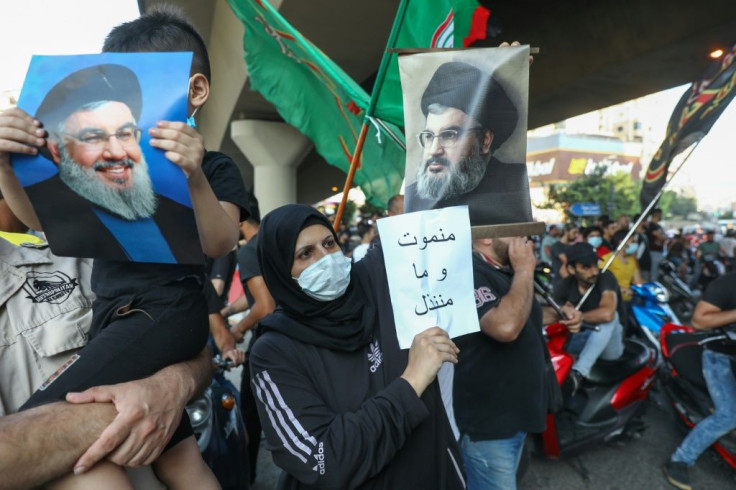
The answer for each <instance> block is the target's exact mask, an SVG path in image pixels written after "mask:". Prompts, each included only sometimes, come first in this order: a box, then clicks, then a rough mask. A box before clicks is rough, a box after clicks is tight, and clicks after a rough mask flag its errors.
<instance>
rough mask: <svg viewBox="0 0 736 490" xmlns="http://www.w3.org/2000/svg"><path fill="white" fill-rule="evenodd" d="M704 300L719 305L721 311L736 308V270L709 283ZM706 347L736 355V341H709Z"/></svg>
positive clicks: (702, 298)
mask: <svg viewBox="0 0 736 490" xmlns="http://www.w3.org/2000/svg"><path fill="white" fill-rule="evenodd" d="M701 300H702V301H706V302H708V303H710V304H712V305H714V306H717V307H718V308H720V309H721V311H729V310H736V272H729V273H728V274H724V275H723V276H721V277H719V278H718V279H716V280H715V281H713V282H712V283H710V284H709V285H708V287H707V288H706V290H705V292H704V293H703V296H702V297H701ZM704 347H705V348H706V349H710V350H713V351H716V352H721V353H723V354H728V355H731V356H733V355H736V343H734V342H731V341H727V340H724V341H717V342H708V343H706V344H704Z"/></svg>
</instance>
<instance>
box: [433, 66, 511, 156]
mask: <svg viewBox="0 0 736 490" xmlns="http://www.w3.org/2000/svg"><path fill="white" fill-rule="evenodd" d="M431 104H440V105H443V106H445V107H454V108H456V109H460V110H461V111H463V112H464V113H466V114H468V115H469V116H471V117H473V118H475V119H476V120H477V121H478V122H479V123H480V124H481V126H483V127H484V128H486V129H489V130H491V131H493V144H492V145H491V149H492V150H493V149H496V148H498V147H499V146H501V144H503V143H504V142H505V141H506V140H507V139H508V138H509V136H511V134H512V133H513V132H514V129H515V128H516V123H517V122H518V120H519V115H518V112H517V110H516V107H514V104H513V103H512V102H511V100H510V99H509V97H508V95H507V94H506V91H505V90H504V89H503V87H502V86H501V84H500V83H498V81H497V80H496V79H495V78H493V77H492V76H490V75H488V74H485V73H483V72H482V71H481V70H479V69H478V68H476V67H475V66H473V65H470V64H468V63H464V62H461V61H451V62H449V63H445V64H443V65H440V67H439V68H437V71H435V72H434V75H432V79H431V80H430V81H429V84H428V85H427V88H426V89H425V90H424V94H422V101H421V108H422V113H423V114H424V116H425V117H426V116H427V113H428V112H429V106H430V105H431Z"/></svg>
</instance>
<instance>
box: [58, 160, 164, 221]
mask: <svg viewBox="0 0 736 490" xmlns="http://www.w3.org/2000/svg"><path fill="white" fill-rule="evenodd" d="M60 153H61V161H60V162H59V177H60V178H61V181H62V182H64V183H65V184H66V185H67V187H69V188H70V189H71V190H73V191H74V192H76V193H77V194H79V195H80V196H81V197H83V198H84V199H86V200H88V201H90V202H92V203H94V204H96V205H97V206H99V207H101V208H103V209H106V210H108V211H110V212H111V213H114V214H117V215H118V216H121V217H123V218H125V219H127V220H130V221H133V220H137V219H142V218H150V217H151V216H153V213H155V212H156V206H157V204H158V202H157V198H156V194H155V193H154V192H153V183H152V182H151V177H150V176H149V175H148V164H147V163H146V159H145V157H144V156H143V155H141V161H140V163H135V162H133V161H131V160H123V161H121V162H112V163H111V162H103V161H100V162H97V163H95V164H94V165H93V166H92V168H86V167H82V166H81V165H79V164H78V163H77V162H75V161H74V160H73V159H72V158H71V157H70V156H69V154H68V153H67V152H66V149H64V148H60ZM121 163H122V164H123V165H129V166H131V168H132V171H133V187H131V188H130V189H111V188H110V187H108V186H107V185H105V183H104V182H102V181H101V180H100V179H99V178H98V177H97V174H96V170H95V169H99V168H105V166H108V165H120V164H121Z"/></svg>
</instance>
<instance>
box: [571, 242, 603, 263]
mask: <svg viewBox="0 0 736 490" xmlns="http://www.w3.org/2000/svg"><path fill="white" fill-rule="evenodd" d="M565 257H567V263H568V264H570V265H573V266H574V265H575V264H580V265H582V266H583V267H588V266H590V265H593V264H595V263H597V262H598V256H597V255H596V253H595V249H594V248H593V246H592V245H591V244H590V243H587V242H580V243H574V244H572V245H570V246H569V247H567V250H565Z"/></svg>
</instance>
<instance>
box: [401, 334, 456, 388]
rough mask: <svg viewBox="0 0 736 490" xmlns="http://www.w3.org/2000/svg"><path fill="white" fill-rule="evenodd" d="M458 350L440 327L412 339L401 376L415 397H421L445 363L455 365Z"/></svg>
mask: <svg viewBox="0 0 736 490" xmlns="http://www.w3.org/2000/svg"><path fill="white" fill-rule="evenodd" d="M459 352H460V349H458V348H457V346H456V345H455V343H454V342H453V341H452V340H450V337H449V336H448V335H447V332H445V331H444V330H442V329H441V328H440V327H432V328H428V329H427V330H425V331H423V332H421V333H418V334H417V335H416V336H415V337H414V341H413V342H412V344H411V349H410V350H409V363H408V365H407V366H406V370H404V373H403V374H402V375H401V377H402V378H404V379H405V380H406V381H407V382H408V383H409V384H410V385H411V387H412V388H414V391H416V393H417V396H422V393H424V390H425V389H426V388H427V386H429V385H430V384H431V383H432V381H434V378H435V377H436V376H437V372H438V371H439V370H440V368H441V367H442V364H443V363H445V362H452V363H453V364H454V363H457V355H458V353H459Z"/></svg>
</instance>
